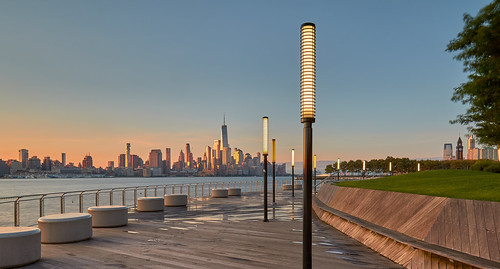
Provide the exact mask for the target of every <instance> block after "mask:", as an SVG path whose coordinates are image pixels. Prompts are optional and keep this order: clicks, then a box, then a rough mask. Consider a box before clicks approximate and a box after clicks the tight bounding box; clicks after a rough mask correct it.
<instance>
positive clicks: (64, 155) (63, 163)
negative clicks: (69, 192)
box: [61, 152, 66, 167]
mask: <svg viewBox="0 0 500 269" xmlns="http://www.w3.org/2000/svg"><path fill="white" fill-rule="evenodd" d="M61 162H62V166H63V167H64V166H66V153H64V152H63V153H62V154H61Z"/></svg>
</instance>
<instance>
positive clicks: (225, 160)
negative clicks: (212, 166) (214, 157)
mask: <svg viewBox="0 0 500 269" xmlns="http://www.w3.org/2000/svg"><path fill="white" fill-rule="evenodd" d="M230 162H231V148H228V147H224V149H223V150H222V165H226V166H227V165H228V164H229V163H230Z"/></svg>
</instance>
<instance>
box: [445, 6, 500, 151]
mask: <svg viewBox="0 0 500 269" xmlns="http://www.w3.org/2000/svg"><path fill="white" fill-rule="evenodd" d="M463 20H464V23H465V26H464V29H463V31H462V32H460V33H459V34H458V35H457V37H456V38H455V39H453V40H452V41H450V43H449V44H448V46H447V49H446V50H447V51H449V52H459V53H458V54H457V55H455V56H454V57H453V58H454V59H456V60H459V61H463V64H464V72H467V73H470V74H469V75H468V78H469V81H467V82H465V83H462V84H461V85H460V86H459V87H457V88H455V92H454V93H453V97H452V99H451V100H452V101H454V102H462V104H469V105H470V107H469V108H468V109H467V112H466V113H465V114H461V115H458V116H457V118H456V119H455V120H451V121H450V123H452V124H455V123H459V124H462V125H468V129H469V131H470V132H471V133H473V134H475V135H476V137H478V138H479V140H480V141H481V143H483V144H488V145H500V0H495V1H493V2H492V3H491V4H489V5H487V6H486V7H484V8H483V9H481V11H479V13H478V14H477V16H476V17H472V16H471V15H469V14H464V18H463Z"/></svg>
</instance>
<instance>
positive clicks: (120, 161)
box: [118, 154, 127, 168]
mask: <svg viewBox="0 0 500 269" xmlns="http://www.w3.org/2000/svg"><path fill="white" fill-rule="evenodd" d="M126 158H127V155H126V154H120V155H118V167H122V168H123V167H125V159H126Z"/></svg>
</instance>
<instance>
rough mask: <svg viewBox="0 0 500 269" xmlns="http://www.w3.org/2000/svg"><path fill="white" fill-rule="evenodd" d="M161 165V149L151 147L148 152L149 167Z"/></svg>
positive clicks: (159, 166)
mask: <svg viewBox="0 0 500 269" xmlns="http://www.w3.org/2000/svg"><path fill="white" fill-rule="evenodd" d="M161 165H162V156H161V150H159V149H153V150H151V152H150V153H149V167H151V168H161Z"/></svg>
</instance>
